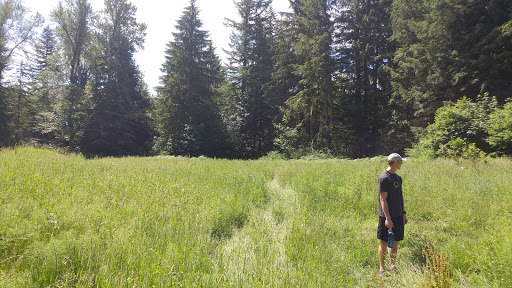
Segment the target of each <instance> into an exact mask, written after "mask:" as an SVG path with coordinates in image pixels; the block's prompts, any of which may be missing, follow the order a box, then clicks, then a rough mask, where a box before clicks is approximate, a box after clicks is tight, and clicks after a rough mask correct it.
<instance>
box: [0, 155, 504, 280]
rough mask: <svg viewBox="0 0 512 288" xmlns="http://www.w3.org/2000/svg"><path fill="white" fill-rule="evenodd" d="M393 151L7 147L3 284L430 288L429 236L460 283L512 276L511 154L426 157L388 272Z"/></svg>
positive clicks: (2, 185)
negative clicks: (383, 251)
mask: <svg viewBox="0 0 512 288" xmlns="http://www.w3.org/2000/svg"><path fill="white" fill-rule="evenodd" d="M385 168H386V164H385V162H384V161H382V160H377V159H372V160H354V161H349V160H326V161H320V160H319V161H271V160H260V161H229V160H214V159H201V158H193V159H187V158H179V157H178V158H158V157H155V158H121V159H113V158H104V159H93V160H86V159H85V158H83V157H80V156H77V155H63V154H58V153H56V152H51V151H45V150H36V149H32V148H22V149H18V150H6V151H2V152H0V207H1V209H0V219H1V226H0V236H1V238H0V249H1V250H0V261H1V262H0V263H1V264H0V287H31V286H37V287H48V286H53V287H134V286H136V287H152V286H155V287H235V286H236V287H240V286H241V287H262V286H265V287H266V286H270V287H340V286H341V287H381V286H392V287H396V286H398V287H418V286H420V285H421V284H422V283H424V282H425V279H424V277H423V272H424V269H423V267H424V265H425V263H426V261H425V258H424V257H423V256H422V251H423V250H424V249H426V248H427V242H426V238H428V239H429V240H430V242H431V243H434V244H435V245H436V246H437V247H439V249H440V251H442V252H443V253H444V255H445V256H446V265H447V269H448V270H449V272H450V276H451V280H452V284H453V285H454V286H455V287H458V286H464V287H482V286H484V287H485V286H489V287H507V286H511V285H512V268H511V267H512V242H511V240H510V239H511V236H512V220H511V219H512V217H511V216H512V192H511V190H512V189H510V187H512V180H511V177H510V171H511V168H512V161H510V160H505V159H496V160H489V161H488V162H486V163H484V162H471V161H463V162H457V161H447V160H436V161H427V162H423V161H415V160H414V159H410V160H409V161H408V162H407V163H406V164H405V165H404V166H403V168H402V170H401V171H400V172H399V173H400V175H401V176H402V177H403V179H404V193H405V201H406V209H407V211H408V216H409V220H410V224H409V225H408V226H407V228H406V238H405V240H404V241H403V242H402V243H400V250H399V256H398V263H397V264H398V265H399V270H398V271H397V272H395V273H392V274H390V275H389V276H387V277H385V278H379V277H378V276H377V270H378V260H377V245H378V243H377V240H376V239H375V236H376V223H377V219H376V218H377V216H376V215H377V191H376V188H377V176H378V174H379V173H380V172H381V171H382V170H383V169H385Z"/></svg>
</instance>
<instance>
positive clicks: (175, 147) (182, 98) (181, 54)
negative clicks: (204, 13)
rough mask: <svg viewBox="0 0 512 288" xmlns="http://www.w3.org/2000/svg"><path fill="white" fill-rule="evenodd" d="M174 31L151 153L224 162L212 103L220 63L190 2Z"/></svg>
mask: <svg viewBox="0 0 512 288" xmlns="http://www.w3.org/2000/svg"><path fill="white" fill-rule="evenodd" d="M175 27H176V30H177V32H176V33H173V36H174V41H171V42H170V43H169V44H168V45H167V50H166V61H165V63H164V65H163V68H162V72H164V75H163V76H162V78H161V81H162V84H163V86H162V87H160V89H159V93H158V106H159V107H158V117H159V120H158V130H159V133H160V136H159V137H158V139H157V143H156V145H155V149H156V150H157V151H158V152H160V153H165V154H171V155H190V156H200V155H204V156H220V157H224V156H228V155H227V150H226V149H227V147H226V133H225V131H224V129H223V127H222V125H221V119H220V116H219V115H218V109H217V107H216V105H215V102H214V100H213V99H214V88H215V87H216V86H217V85H219V84H220V83H219V81H220V79H221V78H220V63H219V59H218V57H217V56H216V55H215V53H214V49H213V48H212V45H211V41H210V40H209V39H208V33H207V32H206V31H204V30H201V27H202V22H201V20H200V19H199V10H198V9H197V6H196V1H195V0H191V1H190V6H188V7H187V8H186V9H185V11H184V13H183V15H182V16H181V18H180V19H179V20H178V23H177V25H176V26H175Z"/></svg>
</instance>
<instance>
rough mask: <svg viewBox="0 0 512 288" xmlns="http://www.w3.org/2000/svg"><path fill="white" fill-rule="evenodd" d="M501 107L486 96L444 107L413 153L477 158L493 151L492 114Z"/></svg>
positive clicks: (438, 112)
mask: <svg viewBox="0 0 512 288" xmlns="http://www.w3.org/2000/svg"><path fill="white" fill-rule="evenodd" d="M497 107H498V103H497V101H496V98H494V97H493V98H491V97H488V96H487V95H485V96H479V97H478V102H471V100H469V99H467V98H466V97H464V98H462V99H460V100H459V101H458V102H457V103H455V104H450V105H447V106H445V107H442V108H440V109H439V110H438V111H437V112H436V117H435V121H434V123H433V124H431V125H429V126H428V127H427V129H426V134H425V136H424V137H423V138H421V139H420V141H419V143H418V144H417V145H415V146H414V148H413V149H412V150H411V151H410V153H409V154H410V155H414V156H420V157H424V158H436V157H450V158H458V157H462V158H469V159H475V158H480V157H483V156H484V155H485V153H490V152H493V151H492V148H491V147H490V145H489V142H488V141H487V138H488V136H489V133H488V131H489V115H490V114H491V113H492V112H494V111H496V109H497ZM484 152H485V153H484Z"/></svg>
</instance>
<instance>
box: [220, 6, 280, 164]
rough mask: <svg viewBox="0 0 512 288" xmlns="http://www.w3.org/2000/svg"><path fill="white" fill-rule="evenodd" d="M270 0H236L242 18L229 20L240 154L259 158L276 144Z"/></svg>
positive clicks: (236, 128)
mask: <svg viewBox="0 0 512 288" xmlns="http://www.w3.org/2000/svg"><path fill="white" fill-rule="evenodd" d="M270 4H271V1H268V0H242V1H240V2H238V3H235V5H236V7H237V9H238V13H239V15H240V17H241V20H240V22H235V21H232V20H229V23H228V25H229V26H230V27H232V28H233V29H234V31H233V33H232V35H231V44H230V47H231V51H229V52H228V55H229V56H230V57H229V60H230V64H231V65H230V68H229V71H230V77H229V81H232V82H233V83H234V85H235V87H236V88H235V93H234V94H235V95H236V96H235V101H236V107H237V111H236V114H235V115H234V116H233V119H232V123H233V124H234V126H235V127H234V139H235V141H234V142H235V143H234V144H235V149H236V150H237V155H238V157H243V158H257V157H260V156H262V155H263V154H264V153H266V152H268V151H270V150H271V149H272V148H273V147H272V146H273V145H272V142H273V124H272V112H273V111H272V109H271V106H270V104H271V103H270V102H271V101H270V100H271V97H272V96H271V95H269V93H270V92H271V90H269V85H270V82H271V80H272V78H271V76H272V72H273V68H274V65H273V60H272V58H273V55H272V46H273V41H274V39H273V31H272V30H273V29H272V27H273V18H274V15H273V12H272V10H271V6H270Z"/></svg>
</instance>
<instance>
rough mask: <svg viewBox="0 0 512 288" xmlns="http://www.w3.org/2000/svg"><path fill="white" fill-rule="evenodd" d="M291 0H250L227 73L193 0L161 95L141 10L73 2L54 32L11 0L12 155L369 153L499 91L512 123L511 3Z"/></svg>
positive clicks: (7, 12) (6, 78)
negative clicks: (275, 4)
mask: <svg viewBox="0 0 512 288" xmlns="http://www.w3.org/2000/svg"><path fill="white" fill-rule="evenodd" d="M289 2H290V7H291V12H286V13H284V12H276V11H274V10H273V8H272V1H271V0H236V1H235V5H236V8H237V10H238V14H239V15H238V19H237V20H232V19H226V23H225V25H228V26H229V27H230V28H231V29H232V33H231V36H230V46H229V48H227V49H226V51H225V52H226V54H227V55H228V61H227V62H228V63H225V64H223V63H222V61H221V60H220V58H219V56H218V53H217V52H216V50H215V48H214V46H213V43H212V41H211V39H210V36H209V34H208V32H207V29H206V27H203V24H202V21H201V11H200V10H199V9H198V7H197V5H196V1H195V0H191V1H190V4H189V6H188V7H186V8H185V10H184V11H183V13H182V15H181V17H180V19H179V20H178V21H177V22H176V25H175V32H174V33H172V35H168V37H169V39H170V41H169V43H168V44H167V47H165V48H166V50H165V55H166V59H165V62H164V63H162V67H161V71H162V76H161V78H160V81H161V85H160V87H158V88H157V91H156V95H154V96H151V94H150V92H149V88H148V87H147V85H146V84H145V83H144V81H143V76H142V74H141V72H140V71H139V68H138V66H137V63H136V62H135V60H134V54H135V53H136V52H137V51H138V50H139V49H143V47H144V37H145V30H146V25H145V24H142V23H139V22H138V21H137V19H136V17H135V13H136V7H135V6H134V5H132V4H131V3H130V2H129V1H127V0H105V5H104V8H103V9H102V10H101V11H98V12H96V11H93V9H92V7H91V5H90V3H88V1H87V0H65V1H62V2H61V3H59V5H58V6H57V7H55V8H54V10H53V11H52V13H51V17H50V19H49V21H50V24H47V25H45V24H44V20H43V19H42V17H41V16H40V15H35V16H34V15H30V14H29V12H28V11H27V8H26V7H24V6H23V2H22V1H21V0H0V9H1V10H0V25H1V26H0V81H1V82H0V83H1V84H0V85H1V87H0V146H13V145H20V144H26V143H33V144H45V145H51V146H56V147H63V148H67V149H69V150H70V151H77V152H81V153H84V154H86V155H91V156H95V155H96V156H127V155H154V154H165V155H189V156H200V155H204V156H208V157H227V158H244V159H253V158H258V157H261V156H263V155H266V154H268V153H269V152H272V151H276V152H278V153H281V155H285V156H286V157H300V156H301V155H306V154H311V153H313V154H314V153H326V154H331V155H334V156H338V157H350V158H360V157H370V156H374V155H379V154H387V153H389V152H390V151H396V152H402V151H404V149H406V148H410V147H412V145H413V144H415V143H420V144H421V143H423V144H425V143H427V142H428V141H427V140H425V139H430V138H429V137H431V135H432V133H433V130H432V129H434V128H432V127H433V126H432V124H433V123H434V120H436V112H437V111H438V110H439V109H440V108H442V107H445V105H446V104H447V103H456V102H457V101H459V100H460V99H464V100H463V101H469V102H471V101H475V102H476V101H481V97H480V96H479V95H490V96H492V101H491V100H488V101H487V102H486V103H490V102H492V103H493V104H492V105H494V106H493V107H494V108H493V109H494V110H493V111H505V112H503V113H505V114H504V115H505V116H504V117H505V118H507V117H509V118H512V117H511V116H510V115H508V114H506V113H509V112H507V111H511V110H510V109H508V110H507V109H503V110H500V109H499V107H505V106H504V105H505V103H506V102H507V99H508V98H509V97H511V95H510V91H512V89H511V88H512V2H511V1H509V0H486V1H480V0H467V1H445V0H428V1H427V0H394V1H391V0H290V1H289ZM38 27H44V29H42V30H41V31H42V32H38V31H39V30H38ZM162 37H166V36H165V35H162ZM16 53H17V54H21V55H23V57H22V59H23V60H22V61H17V62H16V61H13V59H14V55H15V54H16ZM14 63H16V64H14ZM489 101H490V102H489ZM458 103H460V101H459V102H458ZM480 103H483V102H482V101H481V102H480ZM468 105H469V104H468ZM468 105H466V106H468ZM507 105H508V104H507ZM480 106H481V105H480ZM480 106H478V105H477V106H475V107H480ZM508 106H510V105H508ZM508 106H506V107H508ZM455 107H459V106H455ZM468 107H469V106H468ZM444 109H446V108H444ZM500 113H501V112H500ZM484 114H485V113H484ZM450 115H454V114H450ZM500 115H501V114H500ZM496 117H498V116H496ZM438 118H439V116H438ZM487 118H489V117H487ZM492 119H494V118H492ZM496 119H503V117H498V118H496ZM429 125H430V126H429ZM427 127H429V128H428V129H427ZM505 128H506V127H505ZM507 129H509V130H510V129H512V128H507ZM438 130H439V129H438ZM471 131H472V130H471ZM500 131H501V130H500ZM447 135H448V136H453V133H452V134H451V135H449V134H447ZM448 136H447V137H448ZM445 138H446V137H445ZM470 138H471V137H469V138H467V137H466V138H464V139H462V140H463V141H469V140H468V139H470ZM493 139H494V138H493ZM455 140H456V139H455ZM455 140H454V139H450V138H447V140H446V141H455ZM501 140H503V139H501ZM501 140H500V141H501ZM491 141H494V140H491ZM496 141H498V140H496ZM455 142H457V141H455ZM455 142H454V143H455ZM505 142H506V141H505ZM429 143H430V142H429ZM457 143H459V144H460V142H457ZM444 144H446V143H444ZM452 144H453V143H452ZM467 144H472V143H467ZM454 145H455V144H454ZM482 145H483V146H482V147H484V146H485V145H487V146H485V147H484V148H481V149H483V150H485V149H487V151H486V152H493V151H492V145H490V144H489V143H484V144H482ZM436 147H439V146H436ZM500 149H501V150H500V151H503V149H505V150H506V149H508V148H500ZM498 150H499V149H498ZM504 153H505V152H504Z"/></svg>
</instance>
